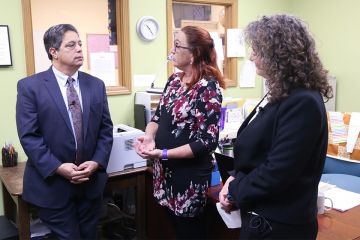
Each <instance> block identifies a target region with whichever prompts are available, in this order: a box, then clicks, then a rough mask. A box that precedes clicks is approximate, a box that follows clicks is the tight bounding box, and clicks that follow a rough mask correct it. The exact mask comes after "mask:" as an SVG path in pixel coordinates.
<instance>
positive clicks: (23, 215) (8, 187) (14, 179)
mask: <svg viewBox="0 0 360 240" xmlns="http://www.w3.org/2000/svg"><path fill="white" fill-rule="evenodd" d="M24 169H25V162H19V163H18V165H17V166H15V167H7V168H4V167H2V166H1V167H0V178H1V186H2V193H3V202H4V212H5V216H6V217H7V218H8V219H11V220H12V221H13V222H15V223H16V224H17V225H18V229H19V239H30V217H29V206H28V204H27V203H26V202H25V201H23V200H22V198H21V194H22V190H23V177H24Z"/></svg>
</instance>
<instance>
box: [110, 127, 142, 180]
mask: <svg viewBox="0 0 360 240" xmlns="http://www.w3.org/2000/svg"><path fill="white" fill-rule="evenodd" d="M142 135H144V132H143V131H141V130H139V129H136V128H133V127H129V126H127V125H124V124H119V125H115V126H114V130H113V136H114V142H113V146H112V150H111V153H110V159H109V164H108V166H107V168H106V172H107V173H113V172H118V171H122V170H125V169H129V168H137V167H144V166H146V159H143V158H142V157H140V156H139V155H138V154H137V153H136V152H135V149H134V147H133V144H134V143H135V141H136V139H137V138H138V137H139V136H142Z"/></svg>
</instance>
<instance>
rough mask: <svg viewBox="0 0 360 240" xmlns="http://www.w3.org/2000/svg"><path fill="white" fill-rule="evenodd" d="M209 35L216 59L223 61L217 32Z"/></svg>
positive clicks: (221, 46)
mask: <svg viewBox="0 0 360 240" xmlns="http://www.w3.org/2000/svg"><path fill="white" fill-rule="evenodd" d="M209 33H210V36H211V38H212V39H213V41H214V47H215V51H216V55H217V58H218V59H219V60H224V49H223V44H222V40H221V38H220V37H219V34H218V33H217V32H209Z"/></svg>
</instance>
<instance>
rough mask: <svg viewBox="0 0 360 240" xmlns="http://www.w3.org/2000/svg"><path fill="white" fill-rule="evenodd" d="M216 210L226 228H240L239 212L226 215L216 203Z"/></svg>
mask: <svg viewBox="0 0 360 240" xmlns="http://www.w3.org/2000/svg"><path fill="white" fill-rule="evenodd" d="M216 208H217V210H218V212H219V214H220V216H221V218H222V219H223V221H224V223H225V224H226V226H227V227H228V228H240V227H241V214H240V210H236V211H232V212H230V213H227V212H225V211H224V209H222V208H221V205H220V203H219V202H218V203H216Z"/></svg>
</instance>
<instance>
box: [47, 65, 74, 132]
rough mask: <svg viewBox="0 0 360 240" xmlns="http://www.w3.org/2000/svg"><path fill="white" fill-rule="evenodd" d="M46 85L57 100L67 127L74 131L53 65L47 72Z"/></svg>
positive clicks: (55, 100)
mask: <svg viewBox="0 0 360 240" xmlns="http://www.w3.org/2000/svg"><path fill="white" fill-rule="evenodd" d="M44 83H45V87H46V88H47V90H48V92H49V94H50V96H51V97H52V99H53V101H54V102H55V104H56V106H57V107H58V109H59V111H60V113H61V116H62V117H63V119H64V121H65V123H66V125H67V127H68V128H69V130H70V131H71V132H72V128H71V123H70V119H69V114H68V112H67V108H66V106H65V102H64V98H63V96H62V94H61V91H60V88H59V84H58V83H57V81H56V77H55V75H54V72H53V71H52V69H51V67H50V68H49V70H48V71H47V72H46V75H45V78H44Z"/></svg>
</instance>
